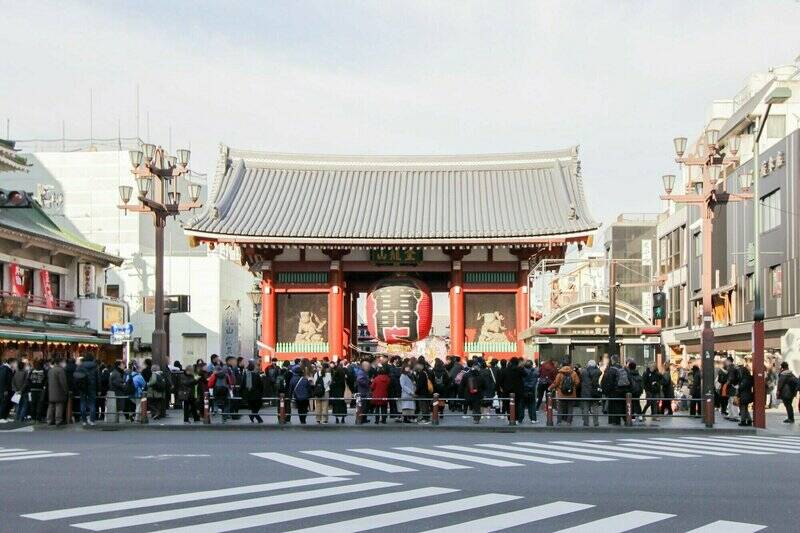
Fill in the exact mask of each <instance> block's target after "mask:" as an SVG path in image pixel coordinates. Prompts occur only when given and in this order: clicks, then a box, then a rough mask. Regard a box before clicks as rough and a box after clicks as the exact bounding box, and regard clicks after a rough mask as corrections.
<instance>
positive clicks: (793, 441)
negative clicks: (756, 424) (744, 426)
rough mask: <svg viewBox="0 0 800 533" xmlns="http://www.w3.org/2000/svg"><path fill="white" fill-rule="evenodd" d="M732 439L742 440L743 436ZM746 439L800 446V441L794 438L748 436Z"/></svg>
mask: <svg viewBox="0 0 800 533" xmlns="http://www.w3.org/2000/svg"><path fill="white" fill-rule="evenodd" d="M734 438H737V439H740V438H744V436H741V437H740V436H736V437H734ZM747 438H748V439H752V440H758V441H763V442H775V443H777V444H793V445H797V444H800V439H795V438H794V437H766V436H763V435H748V436H747Z"/></svg>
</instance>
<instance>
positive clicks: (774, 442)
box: [725, 435, 800, 450]
mask: <svg viewBox="0 0 800 533" xmlns="http://www.w3.org/2000/svg"><path fill="white" fill-rule="evenodd" d="M725 438H726V439H729V440H732V441H738V442H757V443H760V444H763V445H765V446H784V447H786V448H789V449H790V450H797V449H798V444H800V443H797V442H792V441H790V440H784V439H773V438H766V437H757V436H755V435H753V436H741V437H739V436H731V437H725Z"/></svg>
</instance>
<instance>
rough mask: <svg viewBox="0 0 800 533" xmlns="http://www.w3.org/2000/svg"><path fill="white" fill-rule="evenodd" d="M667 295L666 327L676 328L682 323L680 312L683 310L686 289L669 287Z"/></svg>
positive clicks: (683, 287) (681, 286)
mask: <svg viewBox="0 0 800 533" xmlns="http://www.w3.org/2000/svg"><path fill="white" fill-rule="evenodd" d="M668 294H669V301H668V302H667V307H668V309H667V326H668V327H677V326H680V325H681V323H682V321H683V316H682V312H681V311H682V309H683V298H684V296H685V295H686V287H685V286H684V285H680V286H677V287H670V289H669V292H668Z"/></svg>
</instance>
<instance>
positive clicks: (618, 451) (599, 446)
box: [554, 441, 699, 459]
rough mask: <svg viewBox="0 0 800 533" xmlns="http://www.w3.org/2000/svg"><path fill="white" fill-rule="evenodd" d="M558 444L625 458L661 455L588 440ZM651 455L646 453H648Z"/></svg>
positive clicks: (655, 452)
mask: <svg viewBox="0 0 800 533" xmlns="http://www.w3.org/2000/svg"><path fill="white" fill-rule="evenodd" d="M554 442H555V443H556V444H570V445H572V446H577V447H579V448H588V449H590V450H592V451H594V450H605V451H610V452H614V454H615V455H614V456H615V457H622V458H624V459H654V457H652V456H653V455H661V452H660V451H656V450H653V451H652V452H651V451H650V450H648V451H647V452H646V453H645V454H642V453H633V450H632V451H630V452H628V451H626V450H625V449H624V448H620V447H619V446H613V445H608V444H589V443H587V442H571V441H554ZM648 453H649V454H650V455H646V454H648ZM690 457H699V456H697V455H695V456H690Z"/></svg>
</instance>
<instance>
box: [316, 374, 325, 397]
mask: <svg viewBox="0 0 800 533" xmlns="http://www.w3.org/2000/svg"><path fill="white" fill-rule="evenodd" d="M324 397H325V380H323V379H322V376H320V377H318V378H317V382H316V383H315V384H314V398H324Z"/></svg>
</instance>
